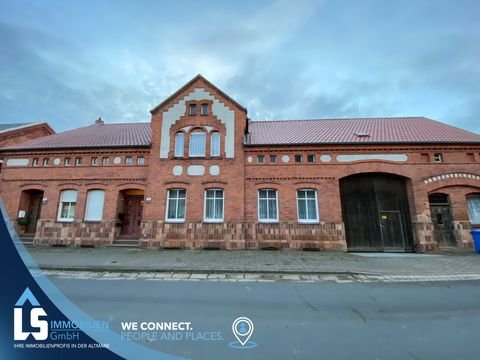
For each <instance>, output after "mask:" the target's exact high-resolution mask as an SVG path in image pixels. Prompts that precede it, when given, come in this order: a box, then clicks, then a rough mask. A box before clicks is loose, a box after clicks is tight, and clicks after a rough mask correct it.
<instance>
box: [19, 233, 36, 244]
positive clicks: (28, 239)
mask: <svg viewBox="0 0 480 360" xmlns="http://www.w3.org/2000/svg"><path fill="white" fill-rule="evenodd" d="M18 237H19V238H20V241H21V242H22V243H24V244H25V245H33V239H34V238H35V235H34V234H32V235H30V234H22V235H18Z"/></svg>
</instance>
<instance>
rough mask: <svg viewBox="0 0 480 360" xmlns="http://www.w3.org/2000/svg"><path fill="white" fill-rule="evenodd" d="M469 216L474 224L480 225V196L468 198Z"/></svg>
mask: <svg viewBox="0 0 480 360" xmlns="http://www.w3.org/2000/svg"><path fill="white" fill-rule="evenodd" d="M467 204H468V215H469V217H470V222H471V223H472V224H480V194H479V195H470V196H467Z"/></svg>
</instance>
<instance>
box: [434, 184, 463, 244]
mask: <svg viewBox="0 0 480 360" xmlns="http://www.w3.org/2000/svg"><path fill="white" fill-rule="evenodd" d="M428 202H429V203H430V213H431V214H432V223H433V235H434V237H435V241H436V242H437V243H438V246H440V247H452V246H456V245H457V241H456V240H455V235H454V234H453V223H452V220H453V219H452V211H451V209H450V197H449V196H448V194H443V193H433V194H429V195H428Z"/></svg>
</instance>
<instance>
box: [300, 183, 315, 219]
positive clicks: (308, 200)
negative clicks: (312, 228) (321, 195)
mask: <svg viewBox="0 0 480 360" xmlns="http://www.w3.org/2000/svg"><path fill="white" fill-rule="evenodd" d="M297 209H298V222H301V223H311V222H318V206H317V192H316V191H315V190H311V189H302V190H298V191H297Z"/></svg>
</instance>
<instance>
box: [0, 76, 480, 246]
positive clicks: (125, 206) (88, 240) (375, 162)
mask: <svg viewBox="0 0 480 360" xmlns="http://www.w3.org/2000/svg"><path fill="white" fill-rule="evenodd" d="M191 105H196V112H195V114H190V106H191ZM203 106H204V107H205V108H204V110H205V111H204V113H202V111H203V109H202V107H203ZM320 110H321V109H320ZM247 121H248V119H247V113H246V110H245V109H244V108H243V107H241V106H240V105H239V104H237V103H236V102H235V101H234V100H232V99H231V98H230V97H228V96H227V95H225V94H224V93H222V92H221V91H220V90H219V89H217V88H216V87H214V86H213V85H212V84H211V83H209V82H208V81H206V80H205V79H204V78H202V77H196V78H195V79H193V80H192V81H191V82H189V83H188V84H187V85H186V86H184V87H183V88H181V89H180V90H179V91H178V92H177V93H175V94H173V95H172V96H171V97H170V98H169V99H167V100H166V101H165V102H163V103H162V104H160V105H159V106H158V107H156V108H155V109H154V110H152V119H151V134H152V135H151V145H150V146H134V147H131V146H124V147H120V146H116V147H111V148H105V147H101V146H97V147H91V148H71V149H52V148H50V149H41V148H39V149H11V150H9V149H6V150H4V151H3V157H4V158H5V159H7V160H8V159H16V160H19V161H12V162H11V163H12V165H11V166H7V167H5V168H4V170H3V172H2V186H1V189H2V194H1V195H2V198H3V201H4V203H5V206H6V208H7V210H8V213H9V215H10V217H11V219H12V222H13V224H14V225H15V227H16V228H17V230H18V232H19V233H20V234H22V233H25V232H27V233H28V232H29V233H31V234H32V237H33V238H34V241H35V242H36V243H39V244H67V245H103V244H111V243H116V242H121V241H122V240H125V239H126V240H132V239H133V240H134V241H138V244H139V245H140V246H142V247H150V248H223V249H256V248H289V249H332V250H347V239H346V231H345V219H344V215H342V214H343V213H342V199H341V187H340V182H341V179H345V178H347V177H349V176H351V175H355V174H365V173H368V174H378V176H379V177H381V176H382V174H393V175H396V176H398V177H399V178H401V179H404V183H405V186H406V193H407V197H408V206H409V209H408V212H409V214H408V218H409V223H408V227H409V230H408V231H411V233H412V236H413V250H416V251H428V250H434V249H437V248H438V247H439V242H438V241H436V240H435V239H436V237H435V236H436V235H435V230H434V226H433V222H432V213H431V206H430V203H429V194H433V193H442V194H446V195H448V199H449V206H450V210H451V220H452V228H451V229H450V230H449V231H450V232H451V234H452V236H453V237H454V239H455V245H456V246H458V247H471V246H472V241H471V236H470V233H469V230H470V229H471V227H472V225H471V222H470V218H469V212H468V206H467V198H468V196H471V195H472V194H479V193H480V142H479V143H473V142H471V143H450V144H448V143H443V144H442V143H437V144H419V143H417V144H405V143H403V144H402V143H397V144H369V143H366V144H356V145H353V144H304V145H293V144H292V145H289V144H277V145H251V144H248V143H245V141H246V138H248V136H247V134H246V131H247V130H248V126H247ZM95 126H98V127H101V126H106V125H103V124H96V125H95ZM178 133H181V134H183V135H180V136H183V146H182V147H179V149H177V151H180V152H182V151H181V150H183V155H182V156H175V146H176V134H178ZM192 133H199V134H200V133H201V134H203V135H200V136H199V138H201V139H200V140H198V138H196V140H192ZM213 133H219V134H220V146H219V147H220V152H219V154H212V151H211V150H212V147H215V146H214V145H213V141H214V140H212V138H213V137H212V134H213ZM194 136H195V135H194ZM203 139H204V141H205V146H204V149H205V153H204V154H200V156H198V157H194V156H191V155H192V154H189V151H191V148H192V146H193V144H191V143H190V142H193V141H200V143H201V141H203ZM180 148H181V149H180ZM435 154H441V159H440V160H441V161H435V160H439V159H438V155H437V158H435ZM177 155H179V154H177ZM299 155H301V156H302V157H301V162H300V161H299V160H300V159H299V157H298V156H299ZM351 155H356V156H360V158H351V157H350V156H351ZM370 155H374V156H373V157H374V158H371V157H369V156H370ZM377 155H378V156H377ZM386 155H393V156H394V157H392V159H394V160H385V159H390V158H389V157H388V156H386ZM262 156H263V162H262ZM375 156H377V158H376V159H375ZM46 158H48V159H49V161H48V164H47V165H45V166H44V164H43V161H44V160H43V159H46ZM65 158H70V163H69V164H68V165H66V163H65V161H66V160H65ZM77 158H81V159H82V160H81V163H80V164H76V159H77ZM92 158H96V159H97V160H96V162H95V161H93V160H92ZM104 158H108V159H109V160H108V161H109V162H108V164H104V163H103V159H104ZM127 158H128V159H127ZM384 158H385V159H384ZM397 158H398V159H401V160H398V159H397ZM26 159H28V162H27V161H26ZM34 159H38V160H37V161H38V163H36V165H35V166H34V165H33V164H34ZM345 159H346V160H345ZM92 161H93V162H92ZM297 161H299V162H297ZM309 161H311V162H309ZM209 189H218V190H220V191H223V193H222V192H219V193H216V194H217V195H218V194H223V196H222V195H218V196H222V199H221V201H217V202H215V201H212V202H209V204H215V210H211V211H212V214H215V215H214V216H217V218H215V219H213V220H212V219H207V216H206V214H207V212H208V211H210V210H207V205H206V200H205V196H206V194H207V190H209ZM262 189H270V190H276V196H277V199H276V208H277V209H278V218H277V219H274V220H272V221H270V222H268V221H267V222H265V221H260V220H259V212H260V210H259V206H260V200H259V190H262ZM301 189H307V190H314V191H315V192H314V193H315V196H316V202H315V204H316V206H317V208H318V214H317V216H316V218H314V219H313V221H309V222H306V223H302V221H299V218H300V215H299V212H300V210H299V203H300V200H299V199H298V198H297V197H298V196H300V195H299V194H300V193H297V190H301ZM62 190H76V199H75V200H76V201H75V205H74V206H75V210H74V215H73V218H72V219H71V221H61V219H60V220H59V216H60V215H59V212H60V211H63V210H61V209H60V207H59V206H60V205H59V203H60V202H61V191H62ZM91 190H104V193H103V194H104V206H103V211H102V216H101V219H97V220H95V221H87V220H85V218H86V211H87V210H86V209H87V207H88V204H87V194H88V192H89V191H91ZM176 190H180V192H175V191H176ZM213 193H214V192H213V191H212V192H209V194H213ZM172 194H176V195H175V196H177V197H176V198H175V199H177V200H175V199H173V197H174V195H172ZM184 194H185V195H184ZM271 194H273V193H271ZM310 194H313V192H311V193H310ZM217 195H215V196H217ZM169 196H170V200H171V201H170V202H169V200H168V199H169ZM183 196H184V198H185V200H183ZM208 196H210V195H208ZM212 196H213V195H212ZM269 196H270V195H269ZM34 199H37V200H34ZM178 199H180V200H178ZM34 201H41V204H40V205H38V207H37V205H34V206H33V205H32V203H33V202H34ZM175 201H177V202H176V203H175ZM183 201H184V203H183ZM272 201H273V200H272ZM267 203H268V202H265V204H267ZM167 204H171V205H167ZM173 204H176V205H173ZM179 204H181V205H179ZM183 204H184V205H183ZM268 204H272V203H268ZM311 204H313V202H312V203H311ZM62 206H63V205H62ZM211 206H213V205H211ZM268 206H270V205H268ZM169 207H170V213H169ZM220 207H221V209H220ZM62 209H63V207H62ZM172 209H174V210H172ZM272 209H273V208H271V209H270V208H269V210H268V211H270V212H271V211H274V210H272ZM311 209H313V207H312V208H311ZM343 210H345V209H343ZM65 211H66V212H68V210H65ZM262 211H264V210H262ZM265 211H267V210H265ZM309 211H312V210H309ZM33 212H38V219H36V227H34V228H33V229H32V225H31V221H30V223H29V221H22V219H23V220H25V219H27V218H28V216H29V215H31V213H33ZM172 213H174V215H171V214H172ZM219 214H220V215H219ZM170 216H174V217H176V218H175V219H173V218H169V217H170ZM262 216H263V215H262ZM269 216H270V215H269ZM27 220H28V219H27ZM433 220H434V221H436V220H435V219H433ZM437 220H438V219H437ZM438 221H440V220H438ZM133 222H134V223H133ZM127 227H128V229H127ZM137 239H138V240H137ZM440 245H442V244H440ZM385 250H388V249H385Z"/></svg>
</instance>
